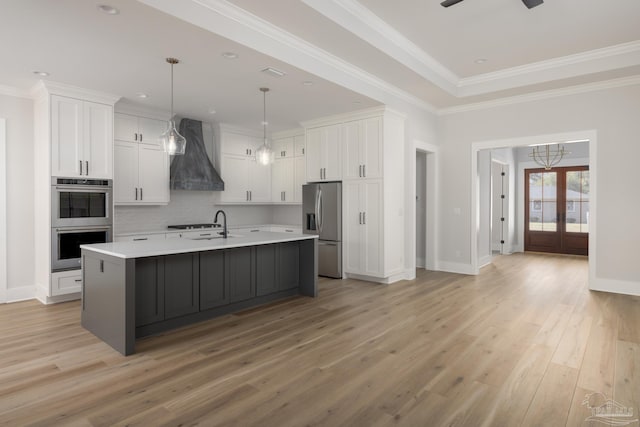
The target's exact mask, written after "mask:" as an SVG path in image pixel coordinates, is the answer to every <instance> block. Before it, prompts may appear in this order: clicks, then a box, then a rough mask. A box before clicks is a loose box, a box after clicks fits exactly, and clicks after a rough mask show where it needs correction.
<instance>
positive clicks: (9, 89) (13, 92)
mask: <svg viewBox="0 0 640 427" xmlns="http://www.w3.org/2000/svg"><path fill="white" fill-rule="evenodd" d="M0 95H6V96H13V97H15V98H25V99H33V95H32V94H31V92H30V91H28V90H24V89H20V88H17V87H13V86H5V85H0Z"/></svg>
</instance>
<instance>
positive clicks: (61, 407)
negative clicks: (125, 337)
mask: <svg viewBox="0 0 640 427" xmlns="http://www.w3.org/2000/svg"><path fill="white" fill-rule="evenodd" d="M586 280H587V261H586V259H584V258H580V257H572V256H556V255H543V254H515V255H511V256H503V257H499V258H496V259H495V262H494V263H493V264H492V265H490V266H487V267H485V268H484V269H483V270H482V272H481V274H480V275H479V276H475V277H474V276H463V275H457V274H449V273H441V272H429V271H424V270H418V277H417V278H416V280H413V281H404V282H399V283H395V284H393V285H377V284H372V283H367V282H361V281H356V280H344V281H343V280H328V279H322V280H321V282H320V290H319V297H318V298H316V299H311V298H302V297H296V298H292V299H289V300H286V301H283V302H279V303H276V304H272V305H268V306H263V307H259V308H255V309H251V310H248V311H245V312H242V313H238V314H235V315H228V316H224V317H220V318H217V319H213V320H211V321H207V322H204V323H199V324H197V325H192V326H190V327H187V328H182V329H180V330H176V331H172V332H169V333H166V334H163V335H161V336H156V337H151V338H147V339H144V340H139V341H138V343H137V351H138V353H137V354H136V355H134V356H130V357H123V356H121V355H120V354H119V353H117V352H115V351H114V350H112V349H111V348H110V347H109V346H107V345H106V344H104V343H102V342H101V341H100V340H98V339H97V338H95V337H94V336H93V335H91V334H90V333H89V332H87V331H85V330H84V329H83V328H82V327H81V326H80V309H79V307H80V306H79V303H78V302H71V303H65V304H58V305H53V306H43V305H41V304H40V303H38V302H35V301H28V302H21V303H15V304H5V305H2V306H0V425H10V426H25V425H38V426H54V425H64V426H111V425H126V426H137V425H140V426H156V425H158V426H160V425H167V426H178V425H182V426H188V425H201V426H218V425H224V426H227V425H228V426H316V425H322V426H393V425H400V426H454V425H456V426H458V425H459V426H518V425H526V426H534V425H539V426H564V425H568V426H576V425H589V424H588V423H585V419H586V418H587V417H588V416H589V415H591V412H590V409H589V408H588V407H587V406H585V405H583V401H584V399H585V396H586V395H587V394H590V393H595V392H600V393H603V394H604V395H605V396H606V397H608V398H613V399H614V400H616V401H617V402H619V403H620V404H622V405H623V406H626V407H630V408H632V409H633V411H634V414H635V415H636V417H635V418H637V414H638V409H639V406H640V298H638V297H630V296H623V295H615V294H606V293H599V292H590V291H588V290H587V284H586ZM631 425H638V423H637V422H636V423H633V424H631Z"/></svg>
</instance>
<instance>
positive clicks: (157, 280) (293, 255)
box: [81, 232, 318, 356]
mask: <svg viewBox="0 0 640 427" xmlns="http://www.w3.org/2000/svg"><path fill="white" fill-rule="evenodd" d="M317 242H318V241H317V238H316V237H315V236H309V235H291V234H289V233H287V234H284V233H269V232H261V233H259V236H254V235H252V236H247V237H242V236H235V237H233V238H229V239H212V240H186V239H171V240H166V241H145V242H117V243H104V244H94V245H83V246H81V248H82V321H81V322H82V326H83V327H84V328H86V329H87V330H89V331H90V332H92V333H93V334H94V335H96V336H97V337H98V338H100V339H101V340H103V341H104V342H106V343H107V344H109V345H110V346H111V347H113V348H114V349H116V350H117V351H119V352H120V353H122V354H123V355H125V356H127V355H130V354H133V353H134V352H135V342H136V338H142V337H145V336H149V335H153V334H158V333H160V332H164V331H168V330H170V329H174V328H177V327H181V326H185V325H189V324H191V323H195V322H200V321H203V320H207V319H211V318H214V317H217V316H221V315H224V314H229V313H233V312H236V311H239V310H244V309H246V308H249V307H253V306H257V305H261V304H265V303H268V302H271V301H275V300H278V299H282V298H287V297H291V296H294V295H304V296H309V297H315V296H316V295H317V283H318V282H317V280H318V279H317V277H318V243H317Z"/></svg>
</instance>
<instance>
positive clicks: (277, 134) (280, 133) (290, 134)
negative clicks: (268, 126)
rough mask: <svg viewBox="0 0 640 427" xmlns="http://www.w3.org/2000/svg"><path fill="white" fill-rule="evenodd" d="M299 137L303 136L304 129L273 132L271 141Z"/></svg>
mask: <svg viewBox="0 0 640 427" xmlns="http://www.w3.org/2000/svg"><path fill="white" fill-rule="evenodd" d="M301 135H304V128H295V129H287V130H280V131H278V132H273V133H272V134H271V138H272V139H279V138H292V137H294V136H301Z"/></svg>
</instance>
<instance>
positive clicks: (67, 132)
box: [51, 95, 85, 177]
mask: <svg viewBox="0 0 640 427" xmlns="http://www.w3.org/2000/svg"><path fill="white" fill-rule="evenodd" d="M82 113H83V109H82V101H80V100H78V99H73V98H66V97H64V96H57V95H53V96H51V175H52V176H57V177H77V176H80V175H84V170H85V165H84V158H83V157H82V137H83V132H82ZM81 161H82V162H83V163H82V166H80V162H81ZM80 167H82V173H81V170H80Z"/></svg>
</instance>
